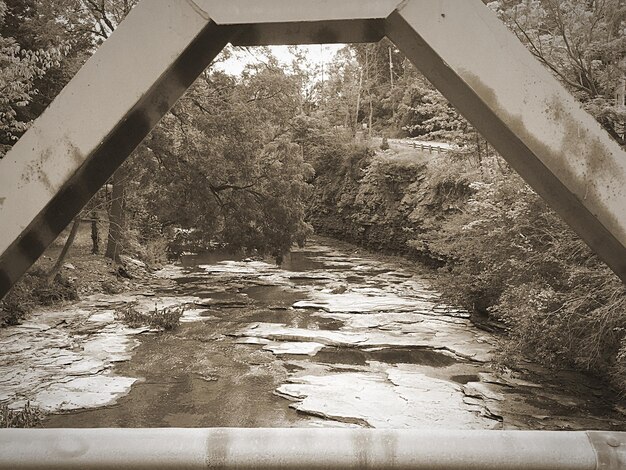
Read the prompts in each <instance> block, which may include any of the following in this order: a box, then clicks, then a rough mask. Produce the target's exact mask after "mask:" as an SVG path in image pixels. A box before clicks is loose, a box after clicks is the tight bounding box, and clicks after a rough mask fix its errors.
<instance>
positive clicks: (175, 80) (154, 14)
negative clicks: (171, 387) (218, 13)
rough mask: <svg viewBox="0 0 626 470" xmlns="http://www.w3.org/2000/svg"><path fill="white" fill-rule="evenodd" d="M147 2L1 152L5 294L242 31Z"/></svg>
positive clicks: (171, 3)
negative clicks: (231, 39)
mask: <svg viewBox="0 0 626 470" xmlns="http://www.w3.org/2000/svg"><path fill="white" fill-rule="evenodd" d="M237 30H238V28H237V27H231V26H220V25H217V24H215V23H214V22H213V21H211V19H210V18H209V17H207V16H206V15H205V14H204V13H203V12H202V11H200V10H199V9H198V8H197V7H196V6H195V5H194V4H193V2H187V1H180V0H159V1H158V2H155V1H145V2H141V3H140V4H139V5H138V6H137V7H135V8H134V9H133V11H132V12H131V13H130V14H129V15H128V17H127V18H126V19H125V20H124V21H123V22H122V24H121V25H120V26H119V27H118V28H117V29H116V30H115V32H114V33H113V34H112V36H111V37H110V38H109V39H108V40H107V41H106V42H105V43H104V44H103V45H102V46H101V47H100V48H99V49H98V51H97V52H96V53H95V54H94V55H93V57H91V59H90V60H89V61H87V63H86V64H85V65H84V66H83V67H82V68H81V70H80V71H79V72H78V74H77V75H76V76H75V77H74V78H73V79H72V80H71V82H70V83H69V84H68V85H67V86H66V87H65V89H64V90H63V91H62V92H61V93H60V94H59V96H58V97H57V98H56V99H55V100H54V102H53V103H52V104H51V105H50V107H49V108H48V109H47V110H46V111H45V112H44V113H43V114H42V115H41V116H40V117H39V119H37V120H36V121H35V123H34V124H33V126H32V127H31V129H30V130H29V131H28V132H26V134H24V136H23V137H22V138H21V139H20V140H19V141H18V142H17V143H16V144H15V146H14V147H13V148H12V149H11V151H10V152H9V153H8V154H7V155H6V156H5V157H4V159H2V160H0V227H1V230H0V298H2V297H3V296H4V295H5V294H6V293H7V291H8V290H9V289H10V287H11V286H12V285H13V284H14V283H15V282H16V281H17V279H19V277H20V276H21V275H22V274H23V273H24V272H25V271H26V270H27V269H28V267H30V266H31V265H32V263H34V262H35V261H36V260H37V258H38V257H39V256H40V255H41V254H42V253H43V251H44V250H45V248H46V247H47V246H48V245H49V244H50V243H52V241H54V239H55V238H56V237H57V236H58V234H59V233H60V232H61V231H62V230H63V229H64V228H65V227H66V226H67V224H68V223H69V222H70V221H71V220H72V218H73V217H74V216H75V215H76V214H77V213H78V212H79V211H80V209H81V208H82V207H83V206H84V204H85V203H86V202H87V201H89V199H90V198H91V197H92V196H93V195H94V194H95V192H96V191H97V190H98V189H99V188H100V187H101V186H102V185H103V183H104V182H105V181H106V180H107V179H108V178H109V177H110V176H111V175H112V174H113V172H114V171H115V169H116V168H117V167H118V166H119V165H121V164H122V162H123V161H124V160H125V159H126V158H127V157H128V155H129V154H130V153H131V152H132V151H133V149H134V148H135V147H136V146H137V145H139V143H140V142H141V140H142V139H143V138H144V137H145V136H146V135H147V134H148V132H150V130H151V129H152V128H153V127H154V126H155V125H156V124H157V122H158V121H159V119H160V118H161V117H162V116H163V115H164V114H165V113H166V112H167V111H168V110H169V108H170V107H171V106H172V105H173V104H174V103H175V102H176V100H177V99H178V98H179V97H180V96H181V95H182V94H183V93H184V92H185V90H186V89H187V88H188V87H189V86H190V85H191V84H192V83H193V81H194V80H195V79H196V78H197V77H198V75H200V73H202V71H203V70H204V69H205V68H206V67H207V65H208V64H209V63H210V62H211V61H212V60H213V59H214V58H215V56H216V55H217V54H218V53H219V52H220V51H221V50H222V48H223V47H224V46H225V45H226V44H227V43H228V41H229V39H230V37H231V36H233V35H234V34H236V33H237Z"/></svg>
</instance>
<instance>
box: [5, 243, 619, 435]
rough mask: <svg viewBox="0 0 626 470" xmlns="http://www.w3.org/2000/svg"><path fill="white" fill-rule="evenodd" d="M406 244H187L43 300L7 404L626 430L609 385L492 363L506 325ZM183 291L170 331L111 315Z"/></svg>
mask: <svg viewBox="0 0 626 470" xmlns="http://www.w3.org/2000/svg"><path fill="white" fill-rule="evenodd" d="M429 275H432V274H427V273H424V272H423V271H421V270H420V269H419V268H418V267H416V266H414V265H413V264H411V263H409V262H407V261H404V260H402V259H399V258H391V257H384V256H379V255H374V254H371V253H367V252H364V251H362V250H359V249H358V248H356V247H354V246H353V245H349V244H346V243H342V242H338V241H336V240H332V239H327V238H315V239H314V240H313V241H312V243H309V244H308V245H307V246H306V247H305V248H302V249H296V250H294V251H293V252H292V253H291V254H290V255H289V256H287V257H286V258H285V259H284V261H283V263H282V265H281V266H276V265H275V264H272V263H268V262H264V261H261V260H251V259H242V258H241V257H234V256H229V255H225V254H215V253H212V254H205V255H194V256H185V257H183V259H182V260H181V262H180V263H178V264H176V265H170V266H167V267H165V268H163V269H161V270H160V271H158V272H157V273H155V277H154V281H153V282H152V281H151V282H150V283H148V284H147V285H144V286H143V287H142V289H141V290H140V291H137V292H131V293H125V294H116V295H95V296H91V297H89V298H85V299H83V300H81V301H80V302H77V303H75V304H71V305H67V306H65V307H63V308H62V309H56V310H54V309H47V310H42V311H38V312H35V313H34V314H33V315H31V317H29V318H28V319H27V321H26V322H24V323H23V324H22V325H19V326H15V327H9V328H6V329H4V330H2V331H0V348H2V350H3V351H4V354H3V355H2V360H1V362H0V402H8V403H11V404H12V406H19V405H21V404H23V403H24V402H25V401H30V402H31V403H32V404H33V405H35V406H38V407H40V408H42V409H44V410H46V411H48V412H49V413H50V414H49V415H48V416H47V418H46V419H45V421H44V426H45V427H167V426H176V427H220V426H234V427H239V426H242V427H307V426H317V427H329V426H337V427H355V426H360V427H376V428H444V429H567V430H576V429H604V430H626V423H625V419H624V414H622V412H623V411H624V410H623V409H622V408H620V407H619V405H618V404H617V403H618V402H617V399H616V397H615V396H614V395H613V394H612V393H611V391H610V390H609V389H608V388H607V387H606V386H604V385H603V384H601V383H599V382H596V381H594V380H593V379H592V378H590V377H587V376H584V375H582V374H578V373H575V372H571V371H548V370H545V369H543V368H541V367H538V366H537V365H534V364H532V363H525V364H523V366H522V367H521V368H520V369H519V370H515V371H510V370H502V369H501V368H496V367H494V364H495V362H494V354H495V353H496V345H497V341H498V338H496V337H494V336H493V335H492V334H490V333H487V332H485V331H482V330H479V329H477V328H476V327H475V326H474V325H473V324H472V322H471V321H470V319H469V315H468V314H467V312H465V311H463V310H462V309H458V308H455V307H453V306H450V305H447V304H446V303H445V302H444V301H443V300H442V299H441V297H440V295H439V294H438V293H437V292H435V291H434V290H433V289H432V288H431V287H430V286H429V283H428V276H429ZM131 301H132V302H136V304H137V305H138V308H144V309H149V308H154V306H155V305H156V306H158V307H162V306H168V305H186V310H185V313H184V315H183V317H182V323H181V325H180V326H179V327H178V328H177V329H176V330H174V331H172V332H164V333H157V332H155V331H152V330H150V329H149V328H147V327H146V328H129V327H127V326H124V325H123V324H121V323H120V322H119V321H118V320H117V319H116V318H115V315H114V311H115V309H116V308H119V307H120V306H122V305H125V304H126V303H127V302H131Z"/></svg>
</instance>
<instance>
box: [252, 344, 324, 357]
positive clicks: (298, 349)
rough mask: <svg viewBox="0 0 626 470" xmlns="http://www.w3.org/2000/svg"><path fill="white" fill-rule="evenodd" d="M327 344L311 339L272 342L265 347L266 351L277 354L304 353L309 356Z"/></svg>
mask: <svg viewBox="0 0 626 470" xmlns="http://www.w3.org/2000/svg"><path fill="white" fill-rule="evenodd" d="M324 347H325V345H323V344H321V343H314V342H309V341H300V342H271V343H269V344H267V345H266V346H264V347H263V349H265V350H266V351H270V352H272V353H273V354H275V355H277V356H278V355H281V354H302V355H307V356H315V355H316V354H317V353H318V352H319V351H320V350H322V349H323V348H324Z"/></svg>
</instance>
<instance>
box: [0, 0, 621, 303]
mask: <svg viewBox="0 0 626 470" xmlns="http://www.w3.org/2000/svg"><path fill="white" fill-rule="evenodd" d="M211 18H214V19H215V20H214V21H213V20H212V19H211ZM383 33H386V34H387V36H388V37H389V38H390V39H391V40H392V41H394V42H395V43H396V44H397V45H398V47H399V48H400V49H401V50H403V52H404V53H405V54H406V55H407V56H408V57H409V58H410V59H411V60H412V61H413V63H414V64H415V65H416V66H418V68H419V69H420V70H421V71H422V72H423V73H424V75H426V77H428V78H429V79H430V80H431V82H433V84H434V85H435V86H436V87H437V88H439V89H440V90H441V91H442V92H443V94H444V95H446V97H447V98H448V99H449V100H450V101H451V102H452V103H453V104H454V105H455V106H456V107H457V108H458V109H459V110H460V111H461V112H462V113H463V114H464V115H465V116H466V117H467V118H468V119H469V120H470V121H471V122H472V123H473V124H474V126H475V127H476V128H477V129H478V130H479V131H481V132H482V133H483V135H484V136H485V137H486V138H487V139H488V140H489V141H490V142H491V143H492V144H493V145H494V147H495V148H496V149H497V150H498V151H499V152H500V153H501V154H502V155H503V156H504V157H505V158H506V159H507V160H508V161H509V162H510V163H511V165H512V166H513V167H514V168H515V169H516V170H517V171H518V172H519V173H520V174H521V175H522V176H523V177H524V178H525V179H526V181H528V183H529V184H530V185H531V186H532V187H533V188H534V189H535V190H536V191H537V192H538V193H539V194H540V195H541V196H543V197H544V198H545V199H546V200H547V201H548V203H549V204H550V205H551V206H552V207H553V208H554V209H555V210H556V211H557V212H558V213H559V214H560V215H561V216H562V217H563V218H564V219H565V220H566V221H567V222H568V223H569V224H570V225H571V226H572V227H573V228H574V229H575V230H576V231H577V232H578V233H579V235H580V236H581V237H582V238H583V239H584V240H585V241H586V242H587V243H588V244H589V245H590V246H591V248H592V249H593V250H595V251H596V253H598V254H599V256H600V257H601V258H602V259H603V260H604V261H605V262H606V263H607V264H608V265H609V266H610V267H611V268H612V269H613V270H614V271H615V272H616V273H617V274H618V275H619V276H620V277H621V278H622V280H625V281H626V248H625V247H626V187H625V186H624V184H623V183H624V182H625V181H626V154H625V153H624V152H623V151H622V150H621V149H620V148H619V146H618V145H617V144H616V143H614V142H613V141H612V140H611V139H610V138H609V136H608V135H607V134H606V133H605V132H604V131H603V130H602V129H601V128H600V126H599V125H598V124H597V122H596V121H595V120H594V119H593V118H592V117H591V116H590V115H588V114H587V113H586V112H584V111H583V110H582V108H581V107H580V106H579V105H578V104H577V103H576V102H575V100H574V98H573V97H572V96H570V95H569V93H568V92H567V91H566V90H565V89H564V88H563V87H561V86H560V85H559V83H558V82H557V81H556V80H555V79H554V78H553V77H552V76H551V75H550V74H549V73H548V72H547V71H546V70H545V69H544V68H543V67H542V66H541V65H540V64H539V63H538V62H537V61H536V60H535V59H534V58H533V57H532V56H531V55H530V53H529V52H528V51H527V50H526V49H525V48H524V47H523V46H522V45H521V44H520V43H519V41H518V40H517V38H515V37H514V36H513V34H511V33H510V32H509V31H508V30H507V29H506V28H505V27H504V25H502V24H501V23H500V21H499V20H498V19H497V18H496V17H495V15H493V14H492V13H491V12H490V11H489V10H488V8H487V7H485V6H484V5H483V4H482V3H481V2H480V0H464V1H463V2H459V1H457V0H405V1H404V2H402V3H401V4H400V5H399V6H398V5H397V0H344V1H343V2H340V3H338V2H336V1H334V0H317V1H314V2H311V1H304V0H272V1H271V2H258V1H256V0H238V1H237V0H232V1H230V2H223V1H220V0H195V2H194V1H191V0H159V2H156V1H144V2H142V3H140V4H139V5H138V6H137V7H136V8H135V9H134V10H133V11H132V12H131V14H130V15H129V16H128V18H127V19H126V20H125V21H124V22H123V23H122V25H120V27H119V28H118V29H117V30H116V31H115V33H114V34H113V35H112V37H111V38H110V39H109V40H108V41H106V42H105V44H104V45H103V46H102V47H101V48H100V49H99V50H98V51H97V52H96V54H95V55H94V56H93V57H92V58H91V59H90V60H89V61H88V62H87V64H85V66H84V67H83V68H82V69H81V71H80V72H79V73H78V74H77V75H76V77H75V78H74V79H73V80H72V81H71V82H70V84H69V85H68V86H67V87H66V88H65V89H64V90H63V91H62V92H61V94H60V95H59V96H58V97H57V99H56V100H55V101H54V102H53V103H52V105H51V106H50V107H49V109H48V110H46V111H45V112H44V114H43V115H42V116H41V117H40V118H39V119H38V120H37V121H36V122H35V124H34V125H33V127H32V128H31V129H30V130H29V131H28V132H27V133H26V134H25V135H24V136H23V137H22V139H20V141H19V142H18V143H17V144H16V145H15V146H14V147H13V149H12V150H11V151H10V152H9V153H8V154H7V155H6V156H5V158H4V159H3V160H0V227H1V230H0V298H1V297H2V296H3V295H4V294H5V293H6V292H7V291H8V290H9V288H10V287H11V286H12V285H13V283H14V282H15V281H16V280H17V279H18V278H19V277H20V276H21V275H22V274H23V273H24V272H25V271H26V269H28V267H29V266H30V265H31V264H32V263H33V262H34V261H35V260H36V259H37V258H38V257H39V256H40V255H41V253H43V251H44V249H45V248H46V247H47V246H48V245H49V244H50V243H51V242H52V241H53V240H54V239H55V238H56V236H57V235H58V234H59V233H60V232H61V231H62V230H63V228H64V227H65V226H66V225H67V224H68V223H69V222H70V220H71V219H72V218H73V217H74V216H75V215H76V214H77V213H78V212H79V211H80V209H81V208H82V207H83V205H84V204H85V203H86V202H87V201H88V200H89V198H91V196H92V195H93V194H94V193H95V192H96V191H97V189H98V188H99V187H100V186H101V185H102V184H103V183H104V182H105V181H106V180H107V179H108V178H109V177H110V175H111V174H112V173H113V172H114V170H115V169H116V168H117V167H118V166H119V165H120V164H121V163H122V162H123V161H124V159H125V158H126V157H127V156H128V155H129V154H130V152H131V151H132V150H133V149H134V148H135V147H136V146H137V145H138V144H139V143H140V142H141V140H142V139H143V138H144V137H145V136H146V135H147V133H148V132H149V131H150V130H151V129H152V127H153V126H154V125H156V123H157V122H158V120H159V119H160V118H161V117H162V116H163V115H164V114H165V113H166V112H167V110H168V109H169V108H170V107H171V106H172V105H173V104H174V103H175V101H176V100H177V99H178V98H179V97H180V96H181V95H182V94H183V93H184V91H185V90H186V89H187V88H188V87H189V86H190V85H191V83H192V82H193V80H194V79H195V78H196V77H197V76H198V75H199V74H200V73H201V72H202V70H204V68H205V67H206V66H207V65H208V64H209V63H210V62H211V60H212V59H213V58H214V57H215V56H216V55H217V54H218V53H219V51H220V50H221V49H222V48H223V47H224V45H225V44H226V43H227V42H228V41H229V40H230V41H232V42H233V43H235V44H237V43H238V44H277V43H294V44H295V43H299V42H304V43H307V42H312V41H319V42H336V41H354V42H361V41H373V40H378V39H380V38H381V37H382V35H383Z"/></svg>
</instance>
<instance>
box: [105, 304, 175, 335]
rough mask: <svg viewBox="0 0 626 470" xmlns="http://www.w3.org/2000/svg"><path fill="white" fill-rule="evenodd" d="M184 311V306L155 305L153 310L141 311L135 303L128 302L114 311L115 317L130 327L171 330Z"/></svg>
mask: <svg viewBox="0 0 626 470" xmlns="http://www.w3.org/2000/svg"><path fill="white" fill-rule="evenodd" d="M184 312H185V307H184V306H180V307H164V308H161V309H159V308H157V306H156V305H155V306H154V310H149V311H147V312H141V311H139V310H138V309H137V306H136V304H135V303H129V304H127V305H125V306H124V307H122V308H120V309H118V310H117V311H116V312H115V318H116V319H117V320H120V321H122V322H124V323H125V324H127V325H128V326H130V327H132V328H137V327H140V326H149V327H151V328H158V329H161V330H173V329H174V328H176V327H177V326H178V325H179V324H180V318H181V317H182V316H183V313H184Z"/></svg>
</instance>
